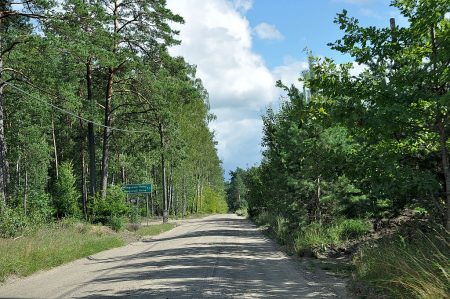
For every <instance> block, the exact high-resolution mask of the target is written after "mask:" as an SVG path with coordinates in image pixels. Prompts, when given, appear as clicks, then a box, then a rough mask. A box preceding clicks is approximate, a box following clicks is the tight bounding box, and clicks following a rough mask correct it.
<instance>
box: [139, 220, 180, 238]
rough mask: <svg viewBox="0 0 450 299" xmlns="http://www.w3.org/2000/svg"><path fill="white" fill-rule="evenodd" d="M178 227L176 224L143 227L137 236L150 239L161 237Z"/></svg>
mask: <svg viewBox="0 0 450 299" xmlns="http://www.w3.org/2000/svg"><path fill="white" fill-rule="evenodd" d="M175 226H176V225H175V224H174V223H162V224H155V225H149V226H141V227H140V228H139V229H138V230H136V232H135V233H136V234H137V235H138V236H141V237H150V236H155V235H159V234H161V233H163V232H166V231H169V230H171V229H173V228H174V227H175Z"/></svg>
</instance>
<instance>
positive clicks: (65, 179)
mask: <svg viewBox="0 0 450 299" xmlns="http://www.w3.org/2000/svg"><path fill="white" fill-rule="evenodd" d="M79 198H80V193H79V192H78V190H77V187H76V177H75V175H74V174H73V166H72V163H70V162H63V163H62V164H61V165H60V166H59V177H58V179H57V181H56V184H55V192H54V197H53V203H54V206H55V208H56V214H57V216H58V217H66V216H75V217H79V216H80V215H81V211H80V208H79V206H78V204H79Z"/></svg>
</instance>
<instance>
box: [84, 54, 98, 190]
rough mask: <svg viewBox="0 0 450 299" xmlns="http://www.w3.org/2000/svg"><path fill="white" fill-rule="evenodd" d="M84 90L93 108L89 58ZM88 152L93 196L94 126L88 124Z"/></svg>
mask: <svg viewBox="0 0 450 299" xmlns="http://www.w3.org/2000/svg"><path fill="white" fill-rule="evenodd" d="M86 88H87V100H88V102H89V104H90V108H91V109H92V110H93V109H94V108H95V100H94V98H93V96H92V60H91V58H89V59H88V60H87V62H86ZM89 115H90V118H92V117H93V113H90V114H89ZM88 152H89V195H90V196H94V195H95V191H96V188H97V166H96V161H95V132H94V124H93V123H92V122H89V123H88Z"/></svg>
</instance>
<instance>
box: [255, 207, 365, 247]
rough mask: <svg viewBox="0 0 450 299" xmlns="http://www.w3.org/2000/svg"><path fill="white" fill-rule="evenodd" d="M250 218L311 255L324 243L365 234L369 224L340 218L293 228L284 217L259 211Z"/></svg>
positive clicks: (330, 243)
mask: <svg viewBox="0 0 450 299" xmlns="http://www.w3.org/2000/svg"><path fill="white" fill-rule="evenodd" d="M253 221H254V222H255V223H256V224H257V225H258V226H261V227H263V228H267V230H268V233H269V235H271V237H273V238H275V239H276V240H277V241H278V242H279V243H280V244H281V245H285V246H287V247H289V250H291V251H294V252H295V253H296V254H297V255H299V256H304V255H312V254H313V252H319V251H321V250H325V249H326V248H327V247H330V246H336V245H340V244H342V243H344V242H346V241H348V240H350V239H357V238H359V237H361V236H364V235H365V234H367V233H368V232H369V231H370V229H371V224H370V223H368V222H367V221H366V220H364V219H340V220H336V221H335V222H334V223H333V224H331V225H327V226H325V225H322V224H318V223H312V224H309V225H305V226H304V227H296V228H292V227H291V226H290V225H289V222H288V221H287V219H285V218H283V217H281V216H274V215H272V214H270V213H267V212H262V213H261V214H259V215H258V216H256V217H255V218H253Z"/></svg>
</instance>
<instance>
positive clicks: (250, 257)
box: [0, 214, 349, 298]
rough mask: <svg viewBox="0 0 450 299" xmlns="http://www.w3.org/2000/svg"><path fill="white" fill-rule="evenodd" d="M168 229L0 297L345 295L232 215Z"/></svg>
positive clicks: (334, 281) (332, 280)
mask: <svg viewBox="0 0 450 299" xmlns="http://www.w3.org/2000/svg"><path fill="white" fill-rule="evenodd" d="M177 225H178V226H177V227H175V228H174V229H172V230H170V231H168V232H165V233H162V234H160V235H157V236H154V237H152V238H148V239H145V238H144V239H143V240H141V241H139V242H134V243H131V244H129V245H127V246H124V247H121V248H116V249H111V250H108V251H104V252H101V253H98V254H95V255H93V256H90V257H88V258H84V259H80V260H77V261H75V262H72V263H70V264H66V265H64V266H60V267H57V268H54V269H52V270H50V271H46V272H40V273H37V274H35V275H32V276H30V277H28V278H24V279H18V280H15V281H13V282H10V283H6V284H4V285H3V286H1V287H0V297H1V298H67V297H70V298H107V297H108V298H110V297H118V298H120V297H138V298H139V297H141V298H149V297H150V298H205V297H207V298H349V297H348V294H347V292H346V280H345V279H344V278H342V277H339V276H336V275H333V274H331V273H326V271H323V270H321V269H320V268H319V267H316V266H314V265H313V264H310V263H307V262H305V261H304V260H303V261H301V260H299V259H295V258H291V257H289V256H287V255H286V254H284V253H283V252H282V251H281V250H280V248H279V246H278V245H277V244H276V243H275V242H274V241H272V240H270V239H268V238H267V237H265V236H264V235H263V234H262V232H261V230H260V229H259V228H257V227H256V226H255V225H253V224H252V223H251V222H250V221H249V220H247V219H244V218H243V217H239V216H236V215H232V214H227V215H214V216H208V217H205V218H202V219H192V220H183V221H180V222H179V223H177Z"/></svg>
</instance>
